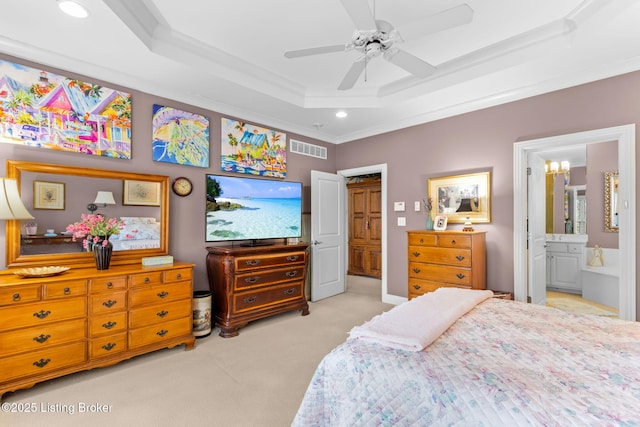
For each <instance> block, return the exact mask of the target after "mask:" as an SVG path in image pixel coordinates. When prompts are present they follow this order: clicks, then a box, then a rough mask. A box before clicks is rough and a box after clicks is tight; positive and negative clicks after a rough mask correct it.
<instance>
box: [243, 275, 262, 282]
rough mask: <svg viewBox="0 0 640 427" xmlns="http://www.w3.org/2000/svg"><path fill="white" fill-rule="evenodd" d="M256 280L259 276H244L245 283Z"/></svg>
mask: <svg viewBox="0 0 640 427" xmlns="http://www.w3.org/2000/svg"><path fill="white" fill-rule="evenodd" d="M258 280H260V277H259V276H258V277H246V278H245V279H244V282H245V283H256V282H257V281H258Z"/></svg>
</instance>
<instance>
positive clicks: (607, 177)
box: [604, 171, 620, 233]
mask: <svg viewBox="0 0 640 427" xmlns="http://www.w3.org/2000/svg"><path fill="white" fill-rule="evenodd" d="M619 184H620V177H619V175H618V171H615V172H605V173H604V231H607V232H610V233H617V232H618V230H619V226H618V186H619Z"/></svg>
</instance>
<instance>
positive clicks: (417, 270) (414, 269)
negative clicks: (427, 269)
mask: <svg viewBox="0 0 640 427" xmlns="http://www.w3.org/2000/svg"><path fill="white" fill-rule="evenodd" d="M421 271H422V270H420V269H419V268H418V267H414V268H413V272H414V273H420V272H421Z"/></svg>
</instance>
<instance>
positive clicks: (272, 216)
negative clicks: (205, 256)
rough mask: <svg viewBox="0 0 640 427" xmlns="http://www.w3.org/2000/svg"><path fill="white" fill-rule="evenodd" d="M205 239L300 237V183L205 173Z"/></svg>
mask: <svg viewBox="0 0 640 427" xmlns="http://www.w3.org/2000/svg"><path fill="white" fill-rule="evenodd" d="M206 179H207V186H206V189H207V196H206V197H207V200H206V206H207V208H206V216H205V217H206V231H205V235H206V241H207V242H223V241H236V240H245V241H246V242H245V244H247V245H260V244H269V241H268V240H269V239H284V238H295V237H301V236H302V183H301V182H293V181H277V180H273V179H260V178H249V177H243V176H228V175H210V174H207V176H206Z"/></svg>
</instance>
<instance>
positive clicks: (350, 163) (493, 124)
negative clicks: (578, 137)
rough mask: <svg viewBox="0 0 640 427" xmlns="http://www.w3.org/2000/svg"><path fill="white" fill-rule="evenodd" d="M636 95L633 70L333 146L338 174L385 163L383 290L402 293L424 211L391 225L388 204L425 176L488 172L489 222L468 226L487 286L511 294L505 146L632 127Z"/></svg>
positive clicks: (409, 193) (421, 192) (509, 154)
mask: <svg viewBox="0 0 640 427" xmlns="http://www.w3.org/2000/svg"><path fill="white" fill-rule="evenodd" d="M639 92H640V73H639V72H635V73H630V74H625V75H622V76H618V77H613V78H609V79H605V80H600V81H597V82H593V83H589V84H584V85H581V86H577V87H573V88H569V89H565V90H560V91H556V92H551V93H548V94H545V95H540V96H536V97H531V98H527V99H523V100H520V101H516V102H511V103H508V104H504V105H500V106H496V107H492V108H487V109H483V110H478V111H475V112H471V113H467V114H462V115H459V116H456V117H451V118H447V119H442V120H438V121H434V122H431V123H426V124H423V125H418V126H414V127H411V128H406V129H402V130H398V131H394V132H390V133H386V134H382V135H376V136H373V137H369V138H365V139H362V140H358V141H353V142H350V143H347V144H341V145H339V146H338V150H337V156H336V159H337V163H336V167H337V169H338V170H340V169H349V168H355V167H360V166H366V165H373V164H379V163H386V164H387V165H388V184H387V185H388V206H387V211H388V212H389V219H388V224H387V225H388V248H387V249H388V258H389V259H388V269H389V271H388V277H389V283H388V289H389V292H390V293H391V294H394V295H401V296H405V295H406V294H407V287H406V283H407V254H406V241H407V240H406V231H407V230H410V229H422V228H423V227H424V213H423V212H422V213H417V212H413V211H411V210H409V211H406V212H402V213H401V215H402V216H406V218H407V226H406V227H398V226H397V225H396V218H397V216H399V215H398V213H396V212H394V211H393V202H394V201H407V202H411V201H414V200H421V199H422V198H424V197H425V196H426V195H427V178H429V177H437V176H448V175H454V174H459V173H468V172H473V171H483V170H489V171H491V173H492V189H491V194H492V222H491V223H490V224H478V225H476V227H475V228H476V229H478V230H486V231H487V272H488V273H487V274H488V277H487V280H488V286H489V287H491V288H492V289H498V290H507V291H510V290H513V262H512V261H513V144H514V143H515V142H518V141H526V140H530V139H535V138H542V137H548V136H555V135H563V134H569V133H574V132H579V131H585V130H592V129H599V128H607V127H611V126H619V125H624V124H635V123H636V121H637V120H638V117H640V101H639V100H638V99H639V98H638V97H637V93H639ZM638 155H640V152H637V153H636V156H638ZM636 163H637V159H636ZM587 185H590V183H588V184H587ZM636 221H637V219H636ZM637 227H638V225H637ZM451 228H452V229H460V228H461V225H460V224H455V225H452V226H451ZM637 229H638V230H640V227H638V228H637ZM638 277H639V278H640V275H638ZM638 296H639V297H640V292H638ZM638 307H640V304H638Z"/></svg>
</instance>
